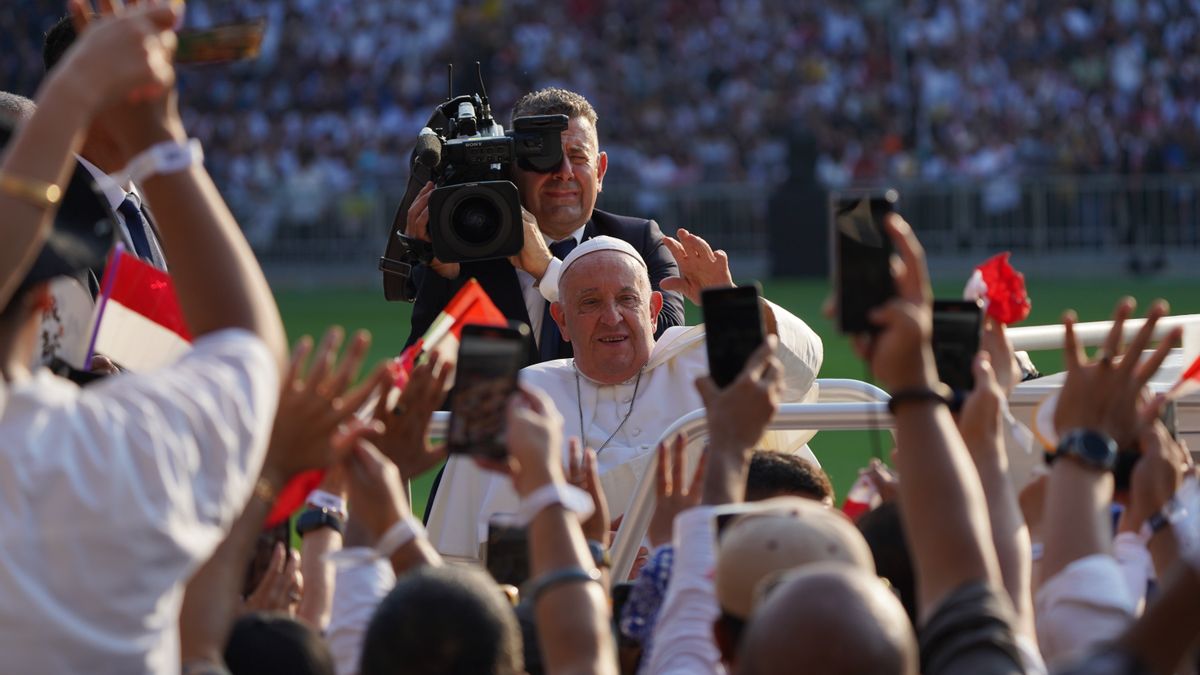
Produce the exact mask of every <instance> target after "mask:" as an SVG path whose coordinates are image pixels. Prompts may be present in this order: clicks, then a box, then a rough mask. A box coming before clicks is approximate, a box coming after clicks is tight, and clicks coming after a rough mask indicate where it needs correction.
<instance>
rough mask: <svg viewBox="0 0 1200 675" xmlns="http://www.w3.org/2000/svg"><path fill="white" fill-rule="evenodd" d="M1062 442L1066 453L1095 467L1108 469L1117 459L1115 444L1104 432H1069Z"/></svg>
mask: <svg viewBox="0 0 1200 675" xmlns="http://www.w3.org/2000/svg"><path fill="white" fill-rule="evenodd" d="M1066 441H1067V442H1066V443H1065V444H1064V448H1063V449H1064V450H1066V451H1067V454H1070V455H1074V456H1075V457H1078V458H1079V459H1080V461H1082V462H1083V463H1084V464H1087V465H1088V466H1091V467H1095V468H1097V469H1104V470H1106V471H1107V470H1110V469H1112V467H1113V465H1114V464H1116V461H1117V449H1116V444H1115V443H1114V442H1113V441H1112V440H1111V439H1109V438H1108V437H1107V436H1105V435H1104V434H1100V433H1097V432H1094V431H1078V432H1074V433H1072V434H1070V435H1069V436H1068V437H1067V439H1066Z"/></svg>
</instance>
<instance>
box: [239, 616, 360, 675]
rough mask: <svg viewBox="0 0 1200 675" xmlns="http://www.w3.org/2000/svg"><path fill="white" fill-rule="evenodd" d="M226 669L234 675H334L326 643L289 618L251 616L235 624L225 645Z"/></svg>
mask: <svg viewBox="0 0 1200 675" xmlns="http://www.w3.org/2000/svg"><path fill="white" fill-rule="evenodd" d="M225 665H226V666H228V668H229V672H230V673H233V675H275V674H276V673H278V674H279V675H334V673H335V672H336V670H335V668H334V665H333V655H332V654H330V653H329V647H327V646H326V645H325V641H324V640H322V639H321V636H320V635H317V633H316V631H314V630H313V629H312V628H309V627H308V626H307V625H306V624H303V623H301V622H299V621H297V620H295V619H293V618H292V617H290V616H288V615H286V614H279V613H271V614H267V613H256V614H247V615H246V616H243V617H242V618H240V619H238V620H237V623H235V624H233V633H232V634H231V635H230V636H229V643H228V644H227V645H225Z"/></svg>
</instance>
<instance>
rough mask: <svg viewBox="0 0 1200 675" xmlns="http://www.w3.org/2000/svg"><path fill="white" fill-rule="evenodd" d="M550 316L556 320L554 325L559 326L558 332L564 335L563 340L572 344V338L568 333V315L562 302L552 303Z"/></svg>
mask: <svg viewBox="0 0 1200 675" xmlns="http://www.w3.org/2000/svg"><path fill="white" fill-rule="evenodd" d="M550 316H551V317H552V318H553V319H554V323H556V324H558V332H559V333H562V337H563V339H564V340H566V341H567V342H570V341H571V336H570V334H568V333H567V314H566V312H564V311H563V308H562V303H561V302H552V303H550Z"/></svg>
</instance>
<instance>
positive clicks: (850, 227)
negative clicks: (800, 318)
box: [831, 190, 899, 333]
mask: <svg viewBox="0 0 1200 675" xmlns="http://www.w3.org/2000/svg"><path fill="white" fill-rule="evenodd" d="M898 199H899V194H898V193H897V192H896V191H895V190H888V191H887V192H886V193H884V194H883V195H882V196H874V197H872V196H867V195H864V196H858V197H853V198H846V199H839V200H838V201H837V203H836V205H835V207H834V214H833V230H834V232H833V236H832V237H831V240H832V242H833V247H834V255H833V283H834V294H835V298H836V302H837V307H838V313H837V314H838V329H839V330H840V331H841V332H842V333H868V332H874V331H875V330H876V328H875V326H874V324H872V323H871V322H870V321H869V320H868V319H867V314H868V313H869V312H870V311H871V310H872V309H874V308H876V307H878V306H879V305H882V304H883V303H885V302H887V301H888V300H890V299H891V298H892V297H893V296H895V295H896V285H895V281H894V280H893V279H892V268H891V257H892V240H891V238H890V237H888V234H887V232H886V231H884V229H883V219H884V216H886V215H887V214H889V213H891V212H892V211H894V210H895V203H896V201H897V200H898Z"/></svg>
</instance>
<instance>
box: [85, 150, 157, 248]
mask: <svg viewBox="0 0 1200 675" xmlns="http://www.w3.org/2000/svg"><path fill="white" fill-rule="evenodd" d="M75 158H76V159H78V160H79V163H80V164H81V165H82V166H83V168H85V169H87V172H88V173H89V174H91V176H92V179H93V180H95V181H96V187H98V188H100V192H101V193H102V194H103V195H104V199H105V201H107V202H108V205H109V207H110V208H112V211H113V214H114V215H115V216H116V217H117V225H118V226H119V229H118V233H119V234H120V235H121V242H122V243H124V244H125V248H126V249H128V250H129V252H130V253H133V254H135V255H136V254H137V252H136V251H134V249H133V238H132V237H131V236H130V234H129V224H128V223H126V222H125V216H124V215H122V213H121V212H120V211H119V210H118V209H119V207H120V206H121V204H122V203H123V202H124V201H125V199H126V198H129V197H132V198H133V201H134V203H135V204H137V207H138V209H139V210H141V211H142V213H143V215H144V214H145V209H143V208H142V207H143V204H142V195H141V193H139V192H138V189H137V186H136V185H130V186H129V190H128V191H126V190H125V188H124V186H121V185H117V184H116V182H114V181H113V179H112V178H111V177H109V175H108V174H106V173H104V171H103V170H102V169H101V168H100V167H98V166H96V165H95V164H92V163H91V162H89V161H87V160H86V159H84V158H83V157H80V156H79V155H75ZM149 223H150V220H149V219H147V220H146V224H147V226H149ZM146 229H147V232H146V240H147V242H148V243H149V244H150V259H149V260H147V261H146V262H148V263H150V264H152V265H154V266H155V267H157V268H158V269H160V270H165V269H167V256H166V254H165V253H163V249H162V244H160V243H159V241H158V234H157V233H155V232H154V228H152V227H147V228H146Z"/></svg>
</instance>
